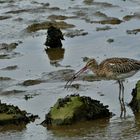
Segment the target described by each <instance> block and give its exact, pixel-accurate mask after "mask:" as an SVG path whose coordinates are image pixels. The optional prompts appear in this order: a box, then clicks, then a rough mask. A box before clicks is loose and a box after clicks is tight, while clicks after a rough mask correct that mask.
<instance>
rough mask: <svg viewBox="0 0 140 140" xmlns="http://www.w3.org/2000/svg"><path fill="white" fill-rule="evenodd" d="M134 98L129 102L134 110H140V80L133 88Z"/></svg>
mask: <svg viewBox="0 0 140 140" xmlns="http://www.w3.org/2000/svg"><path fill="white" fill-rule="evenodd" d="M132 96H133V98H132V100H131V102H130V103H129V105H130V107H131V108H132V110H133V111H134V112H140V80H139V81H138V82H137V84H136V87H135V88H134V89H133V90H132Z"/></svg>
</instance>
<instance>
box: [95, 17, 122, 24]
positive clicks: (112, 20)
mask: <svg viewBox="0 0 140 140" xmlns="http://www.w3.org/2000/svg"><path fill="white" fill-rule="evenodd" d="M122 22H123V21H122V20H120V19H118V18H114V17H108V19H105V20H100V21H92V23H99V24H112V25H115V24H120V23H122Z"/></svg>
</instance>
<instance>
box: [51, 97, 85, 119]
mask: <svg viewBox="0 0 140 140" xmlns="http://www.w3.org/2000/svg"><path fill="white" fill-rule="evenodd" d="M58 104H59V100H58V101H57V103H56V104H55V105H54V107H53V108H52V110H51V112H50V115H51V117H52V118H53V119H64V118H67V117H68V118H72V117H73V115H74V112H75V110H76V109H77V108H79V107H80V106H82V105H83V103H82V102H81V101H80V97H79V96H75V97H72V98H71V101H70V102H67V103H66V104H64V107H59V105H58Z"/></svg>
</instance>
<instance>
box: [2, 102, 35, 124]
mask: <svg viewBox="0 0 140 140" xmlns="http://www.w3.org/2000/svg"><path fill="white" fill-rule="evenodd" d="M36 117H38V116H36V115H32V114H30V115H29V114H28V113H27V112H26V111H21V110H20V109H19V108H18V107H17V106H13V105H7V104H5V103H1V102H0V126H2V125H8V124H14V125H16V124H18V125H19V123H21V124H22V123H24V124H27V123H29V122H30V121H34V120H35V118H36Z"/></svg>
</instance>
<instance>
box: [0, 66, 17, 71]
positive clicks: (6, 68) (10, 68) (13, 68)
mask: <svg viewBox="0 0 140 140" xmlns="http://www.w3.org/2000/svg"><path fill="white" fill-rule="evenodd" d="M17 68H18V66H17V65H13V66H8V67H5V68H3V69H1V70H16V69H17Z"/></svg>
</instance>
